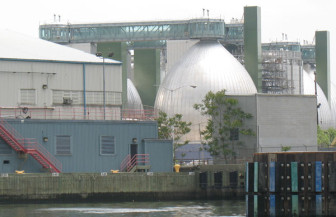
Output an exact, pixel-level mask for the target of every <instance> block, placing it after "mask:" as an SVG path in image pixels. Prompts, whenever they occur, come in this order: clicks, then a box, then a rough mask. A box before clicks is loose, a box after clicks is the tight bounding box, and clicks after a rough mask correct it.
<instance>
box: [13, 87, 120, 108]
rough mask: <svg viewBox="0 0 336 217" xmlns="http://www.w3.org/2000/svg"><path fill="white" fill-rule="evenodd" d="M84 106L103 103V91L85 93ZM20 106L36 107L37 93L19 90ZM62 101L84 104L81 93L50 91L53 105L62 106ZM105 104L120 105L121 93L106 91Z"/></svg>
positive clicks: (29, 90) (33, 90)
mask: <svg viewBox="0 0 336 217" xmlns="http://www.w3.org/2000/svg"><path fill="white" fill-rule="evenodd" d="M85 94H86V104H88V105H90V104H91V105H100V104H101V105H102V104H103V103H104V93H103V91H86V92H85ZM19 98H20V104H23V105H36V99H37V93H36V89H20V97H19ZM64 99H70V100H71V104H74V105H82V104H84V95H83V91H70V90H52V100H53V104H64ZM105 103H106V104H107V105H120V104H121V103H122V100H121V93H120V92H113V91H106V92H105Z"/></svg>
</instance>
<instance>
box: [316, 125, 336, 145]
mask: <svg viewBox="0 0 336 217" xmlns="http://www.w3.org/2000/svg"><path fill="white" fill-rule="evenodd" d="M335 137H336V129H335V128H332V127H331V128H329V129H327V130H322V129H321V127H320V126H317V144H318V146H320V147H329V146H330V145H331V143H332V142H333V140H334V139H335Z"/></svg>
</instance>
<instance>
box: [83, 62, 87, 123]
mask: <svg viewBox="0 0 336 217" xmlns="http://www.w3.org/2000/svg"><path fill="white" fill-rule="evenodd" d="M85 78H86V73H85V64H84V63H83V98H84V102H83V103H84V120H86V85H85V83H86V82H85Z"/></svg>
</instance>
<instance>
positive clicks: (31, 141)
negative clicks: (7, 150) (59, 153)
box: [23, 138, 62, 171]
mask: <svg viewBox="0 0 336 217" xmlns="http://www.w3.org/2000/svg"><path fill="white" fill-rule="evenodd" d="M23 141H24V142H23V144H24V147H25V149H26V150H27V151H28V152H29V150H36V151H37V152H39V153H40V154H41V155H42V156H43V158H44V159H45V160H46V161H48V162H49V164H52V165H53V166H54V167H55V168H56V169H57V170H59V171H62V163H61V162H60V161H59V160H58V159H57V158H55V157H54V156H53V155H52V154H51V153H50V152H49V151H48V150H47V149H46V148H45V147H43V146H42V145H41V144H40V143H38V142H37V140H36V139H35V138H24V139H23Z"/></svg>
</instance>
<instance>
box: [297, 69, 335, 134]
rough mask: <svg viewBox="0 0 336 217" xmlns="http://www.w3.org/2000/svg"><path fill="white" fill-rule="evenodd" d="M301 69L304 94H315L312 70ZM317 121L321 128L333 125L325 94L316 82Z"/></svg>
mask: <svg viewBox="0 0 336 217" xmlns="http://www.w3.org/2000/svg"><path fill="white" fill-rule="evenodd" d="M306 70H307V68H306V69H305V70H303V82H304V83H303V85H304V94H305V95H315V75H314V72H313V70H308V71H306ZM316 92H317V112H318V123H319V125H320V127H321V128H322V129H328V128H329V127H332V126H333V125H334V120H333V115H332V113H331V109H330V106H329V103H328V100H327V98H326V96H325V95H324V93H323V91H322V89H321V87H320V86H319V85H318V84H317V83H316Z"/></svg>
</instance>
